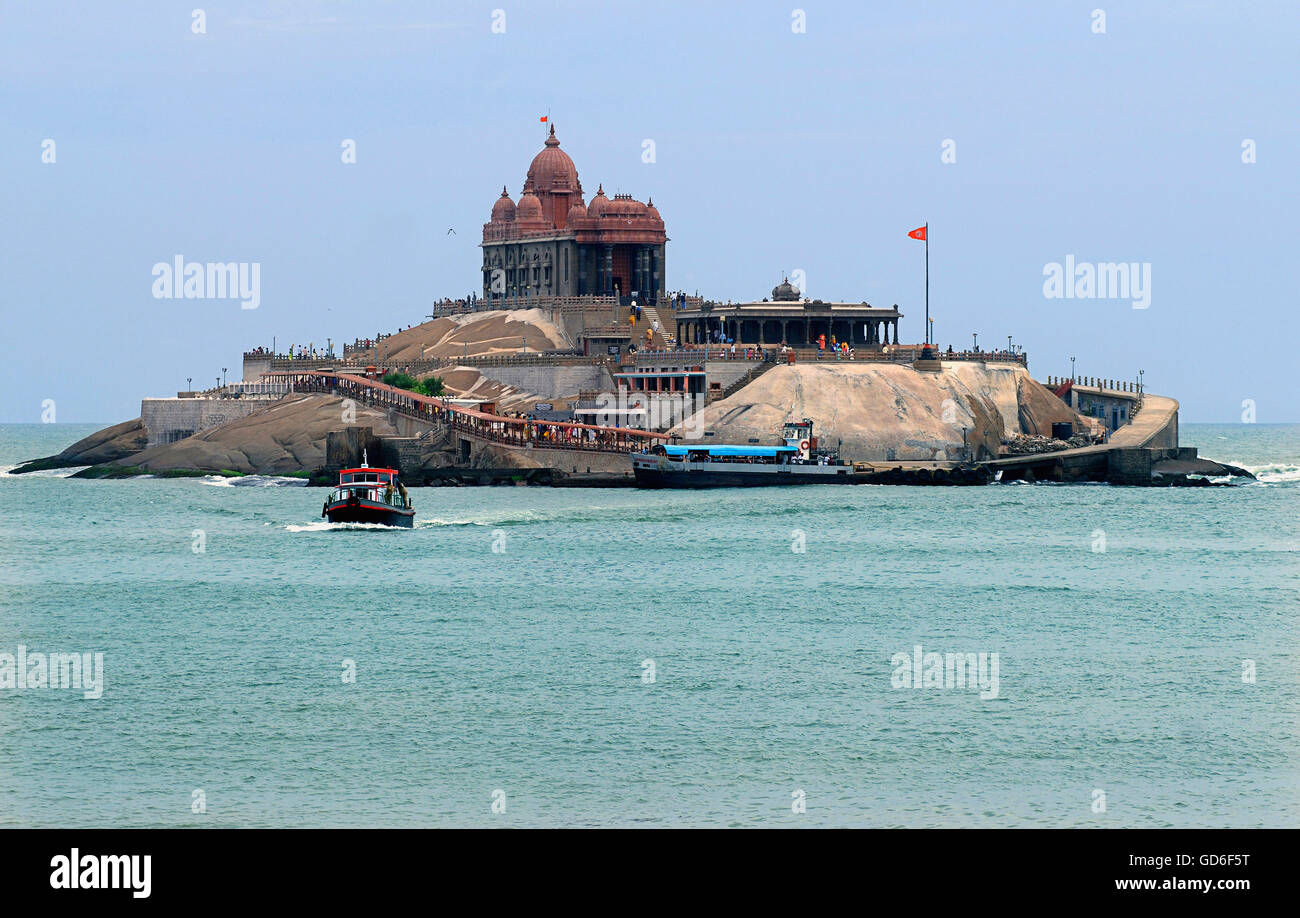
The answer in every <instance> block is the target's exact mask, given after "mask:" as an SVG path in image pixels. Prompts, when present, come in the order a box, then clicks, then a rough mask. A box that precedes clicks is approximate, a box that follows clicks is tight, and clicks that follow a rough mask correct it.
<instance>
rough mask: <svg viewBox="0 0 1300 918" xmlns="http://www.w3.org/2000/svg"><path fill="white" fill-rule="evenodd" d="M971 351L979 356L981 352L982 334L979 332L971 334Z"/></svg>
mask: <svg viewBox="0 0 1300 918" xmlns="http://www.w3.org/2000/svg"><path fill="white" fill-rule="evenodd" d="M970 349H971V350H972V351H974V352H975V353H977V354H978V353H979V352H980V333H979V332H971V333H970Z"/></svg>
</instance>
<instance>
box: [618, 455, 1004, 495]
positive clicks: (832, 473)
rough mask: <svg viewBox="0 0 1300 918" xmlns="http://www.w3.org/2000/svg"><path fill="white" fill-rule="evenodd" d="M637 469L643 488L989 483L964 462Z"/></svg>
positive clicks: (648, 462)
mask: <svg viewBox="0 0 1300 918" xmlns="http://www.w3.org/2000/svg"><path fill="white" fill-rule="evenodd" d="M632 472H633V475H634V476H635V478H636V484H637V487H640V488H755V487H790V486H792V485H820V484H877V485H881V484H894V485H939V486H953V485H958V486H960V485H984V484H988V483H989V482H990V481H991V480H992V479H993V475H992V473H991V472H990V471H989V470H988V468H987V467H986V466H980V467H973V466H967V467H962V468H902V467H895V468H883V469H874V468H854V467H852V466H836V465H829V466H827V465H775V464H767V463H755V464H753V465H749V464H744V463H711V462H693V463H677V462H665V461H663V460H662V459H660V460H656V459H655V458H654V457H643V456H636V457H635V458H634V459H633V462H632Z"/></svg>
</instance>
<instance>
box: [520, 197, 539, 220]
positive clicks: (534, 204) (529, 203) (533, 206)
mask: <svg viewBox="0 0 1300 918" xmlns="http://www.w3.org/2000/svg"><path fill="white" fill-rule="evenodd" d="M540 219H542V202H541V201H540V200H538V197H537V195H535V194H533V193H532V192H531V191H525V192H524V193H523V195H521V196H520V198H519V207H518V209H516V210H515V220H516V221H518V222H519V223H529V222H531V221H533V220H540Z"/></svg>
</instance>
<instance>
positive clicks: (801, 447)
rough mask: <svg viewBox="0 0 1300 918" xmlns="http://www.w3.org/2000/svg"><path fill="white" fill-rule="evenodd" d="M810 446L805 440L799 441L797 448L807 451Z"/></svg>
mask: <svg viewBox="0 0 1300 918" xmlns="http://www.w3.org/2000/svg"><path fill="white" fill-rule="evenodd" d="M811 445H812V444H811V443H809V442H808V441H807V440H800V441H799V448H800V449H807V448H808V447H809V446H811Z"/></svg>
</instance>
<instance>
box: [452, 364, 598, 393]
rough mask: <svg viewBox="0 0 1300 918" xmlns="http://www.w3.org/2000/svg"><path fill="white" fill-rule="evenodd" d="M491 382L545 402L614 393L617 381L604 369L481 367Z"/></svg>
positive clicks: (589, 366) (582, 366) (481, 370)
mask: <svg viewBox="0 0 1300 918" xmlns="http://www.w3.org/2000/svg"><path fill="white" fill-rule="evenodd" d="M476 369H477V370H478V371H479V372H480V373H482V374H483V376H484V377H485V378H487V379H491V380H493V381H495V382H499V383H502V384H503V385H507V386H514V387H515V388H516V389H519V390H520V391H523V392H531V393H532V394H533V395H536V396H539V397H541V398H564V397H565V396H570V395H577V394H578V393H579V392H584V391H593V390H594V391H605V392H607V391H610V390H612V389H613V387H614V380H613V379H612V378H611V377H610V375H609V370H607V369H606V368H605V367H603V366H598V365H595V364H586V365H579V366H570V367H566V366H514V367H512V366H502V367H494V366H479V367H476Z"/></svg>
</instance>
